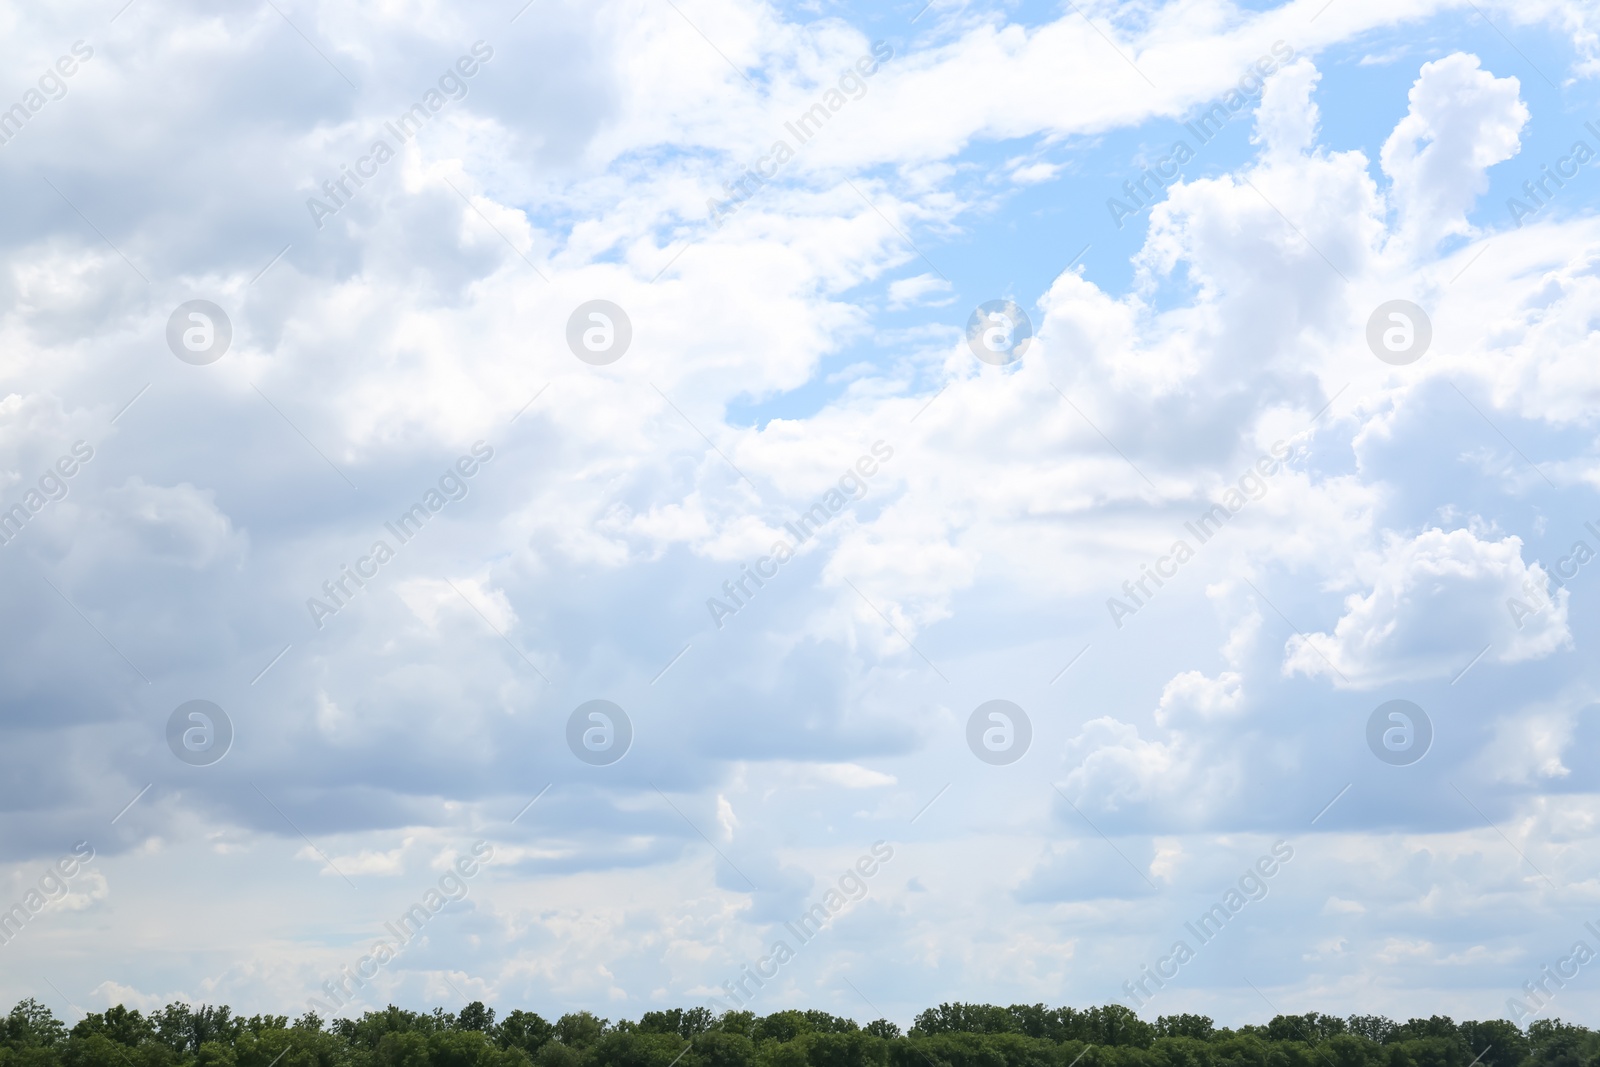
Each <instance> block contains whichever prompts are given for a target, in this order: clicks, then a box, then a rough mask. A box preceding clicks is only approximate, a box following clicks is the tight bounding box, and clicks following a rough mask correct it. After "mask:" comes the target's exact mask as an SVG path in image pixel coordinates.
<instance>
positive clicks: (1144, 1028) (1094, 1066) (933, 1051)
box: [0, 1000, 1600, 1067]
mask: <svg viewBox="0 0 1600 1067" xmlns="http://www.w3.org/2000/svg"><path fill="white" fill-rule="evenodd" d="M1475 1063H1476V1064H1478V1065H1481V1067H1600V1034H1597V1033H1594V1032H1592V1031H1590V1030H1588V1029H1586V1028H1584V1027H1581V1026H1573V1025H1569V1024H1566V1023H1563V1022H1561V1021H1560V1020H1540V1021H1537V1022H1534V1023H1532V1024H1531V1025H1530V1026H1529V1027H1528V1029H1527V1030H1526V1031H1524V1030H1522V1029H1520V1028H1519V1027H1517V1026H1516V1025H1515V1024H1513V1023H1510V1022H1506V1021H1503V1020H1498V1019H1496V1020H1490V1021H1488V1022H1463V1023H1457V1022H1453V1021H1452V1020H1450V1019H1448V1018H1444V1017H1441V1016H1437V1015H1436V1016H1434V1017H1433V1018H1431V1019H1412V1020H1411V1021H1409V1022H1405V1023H1399V1022H1395V1021H1393V1020H1391V1019H1386V1018H1384V1017H1382V1016H1377V1015H1352V1016H1350V1017H1349V1018H1347V1019H1341V1018H1337V1017H1335V1016H1331V1015H1318V1014H1316V1013H1315V1012H1312V1013H1310V1014H1307V1015H1279V1016H1277V1017H1276V1018H1274V1019H1273V1020H1272V1021H1271V1022H1268V1023H1267V1024H1266V1025H1264V1026H1241V1027H1239V1028H1238V1029H1237V1030H1230V1029H1226V1028H1223V1027H1218V1026H1215V1025H1213V1023H1212V1021H1211V1020H1210V1019H1209V1018H1207V1017H1205V1016H1203V1015H1164V1016H1162V1017H1160V1018H1158V1019H1156V1021H1155V1022H1153V1023H1151V1022H1146V1021H1144V1020H1142V1019H1140V1018H1139V1017H1138V1016H1137V1015H1135V1014H1134V1013H1133V1012H1132V1011H1130V1010H1129V1009H1127V1008H1125V1007H1122V1006H1120V1005H1110V1006H1107V1007H1102V1008H1089V1009H1087V1010H1084V1011H1079V1010H1076V1009H1074V1008H1047V1007H1045V1006H1044V1005H1042V1004H1036V1005H1026V1004H1017V1005H1012V1006H1011V1007H1009V1008H1001V1007H996V1006H994V1005H989V1004H941V1005H939V1007H937V1008H930V1009H929V1010H927V1011H925V1012H923V1013H922V1014H920V1015H918V1016H917V1019H916V1022H915V1024H914V1025H913V1026H912V1028H911V1031H910V1032H909V1033H907V1034H902V1033H901V1032H900V1028H899V1027H898V1026H896V1025H895V1024H894V1023H891V1022H889V1021H887V1020H885V1019H879V1020H877V1021H875V1022H872V1023H868V1024H867V1025H866V1026H864V1027H863V1026H859V1025H857V1024H856V1023H855V1022H853V1021H851V1020H849V1019H841V1018H839V1017H837V1016H834V1015H829V1014H828V1013H827V1012H821V1011H805V1012H801V1011H782V1012H777V1013H775V1014H773V1015H767V1016H764V1017H758V1016H756V1015H754V1014H753V1013H751V1012H727V1013H725V1014H723V1015H720V1016H718V1015H713V1014H712V1012H711V1011H709V1010H708V1009H706V1008H690V1009H687V1010H683V1009H677V1008H675V1009H673V1010H671V1011H652V1012H646V1013H645V1015H644V1017H643V1018H641V1019H640V1020H639V1021H638V1022H630V1021H627V1020H624V1021H621V1022H616V1023H613V1022H611V1021H609V1020H607V1019H601V1018H597V1017H596V1016H594V1015H591V1014H590V1013H589V1012H578V1013H576V1014H569V1015H563V1016H561V1018H559V1019H557V1020H555V1021H554V1022H549V1021H547V1020H545V1019H543V1018H541V1017H540V1016H538V1015H536V1014H534V1013H533V1012H527V1011H520V1010H519V1011H512V1012H510V1013H508V1014H507V1015H506V1016H505V1017H504V1018H501V1019H499V1020H498V1021H497V1020H496V1017H495V1012H494V1011H493V1010H492V1009H489V1008H486V1007H484V1006H483V1005H482V1004H479V1003H474V1004H469V1005H468V1006H467V1007H466V1008H464V1009H463V1010H462V1011H461V1012H460V1014H456V1015H452V1014H449V1013H447V1012H443V1011H439V1010H435V1011H434V1012H433V1013H432V1014H428V1015H424V1014H418V1013H416V1012H411V1011H403V1010H401V1009H399V1008H395V1007H389V1008H386V1009H384V1010H383V1011H374V1012H368V1013H367V1014H365V1015H363V1016H361V1017H360V1018H359V1019H333V1020H329V1021H324V1020H322V1019H320V1018H318V1017H317V1016H316V1015H311V1014H308V1015H305V1016H302V1017H301V1018H300V1019H299V1020H298V1021H296V1022H294V1023H292V1024H291V1023H290V1022H289V1019H288V1017H287V1016H281V1015H255V1016H251V1017H250V1018H248V1019H246V1018H242V1017H239V1016H235V1015H234V1014H233V1013H232V1011H230V1010H229V1009H228V1008H227V1007H209V1006H202V1007H198V1008H195V1007H190V1006H189V1005H186V1004H172V1005H169V1006H168V1007H166V1008H164V1009H162V1010H161V1011H158V1012H152V1013H151V1014H149V1015H144V1014H142V1013H140V1012H138V1011H129V1010H127V1009H125V1008H121V1007H117V1008H112V1009H110V1010H109V1011H106V1012H103V1013H97V1014H93V1015H89V1016H87V1017H86V1018H84V1019H83V1020H82V1021H81V1022H79V1023H78V1024H77V1025H75V1026H73V1027H71V1028H70V1029H68V1028H67V1027H66V1026H65V1025H64V1024H63V1023H62V1022H61V1021H60V1020H58V1019H56V1018H55V1017H54V1015H52V1014H51V1012H50V1011H49V1010H47V1009H46V1008H45V1007H43V1006H42V1005H40V1004H38V1003H36V1002H35V1001H32V1000H28V1001H24V1002H23V1003H21V1004H19V1005H17V1007H16V1008H14V1009H13V1010H12V1012H11V1014H10V1015H9V1016H7V1017H6V1018H5V1019H3V1020H0V1067H1473V1065H1474V1064H1475Z"/></svg>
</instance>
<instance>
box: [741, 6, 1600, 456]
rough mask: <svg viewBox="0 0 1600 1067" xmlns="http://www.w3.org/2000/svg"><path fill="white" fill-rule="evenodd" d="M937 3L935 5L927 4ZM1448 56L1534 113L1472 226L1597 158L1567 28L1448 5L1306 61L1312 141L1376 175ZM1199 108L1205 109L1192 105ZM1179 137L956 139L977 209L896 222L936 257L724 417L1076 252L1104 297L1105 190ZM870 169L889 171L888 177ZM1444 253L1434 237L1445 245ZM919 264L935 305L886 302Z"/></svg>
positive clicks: (767, 401)
mask: <svg viewBox="0 0 1600 1067" xmlns="http://www.w3.org/2000/svg"><path fill="white" fill-rule="evenodd" d="M1335 2H1337V0H1335ZM1020 6H1021V7H1032V8H1037V9H1038V10H1037V12H1035V14H1036V15H1037V17H1039V18H1041V19H1048V18H1051V17H1055V12H1054V11H1053V10H1052V7H1053V6H1052V5H1046V4H1040V5H1020ZM885 7H886V5H868V6H867V8H866V14H868V15H871V14H872V13H874V12H878V13H881V12H882V10H884V9H885ZM887 7H889V8H894V7H896V5H887ZM1256 9H1257V10H1260V9H1264V6H1263V7H1262V8H1256ZM946 10H947V9H944V8H940V7H936V8H934V9H933V10H932V11H930V12H929V14H930V15H933V14H938V13H941V12H943V11H946ZM1008 13H1011V12H1008ZM1013 14H1014V13H1013ZM924 17H927V16H924ZM1290 44H1291V46H1292V45H1293V44H1294V42H1290ZM1454 52H1469V53H1472V54H1474V55H1477V56H1478V57H1479V58H1480V60H1481V61H1482V65H1483V67H1484V69H1486V70H1488V71H1489V72H1491V73H1493V74H1494V75H1495V76H1497V77H1505V76H1507V75H1514V76H1516V77H1517V79H1518V81H1519V82H1520V84H1521V94H1522V99H1523V100H1524V102H1526V103H1527V105H1528V107H1529V111H1530V113H1531V116H1532V117H1531V120H1530V122H1529V123H1528V125H1527V127H1526V128H1525V129H1524V131H1523V148H1522V151H1521V152H1520V153H1519V154H1518V155H1517V156H1516V157H1514V158H1513V159H1511V160H1508V161H1506V162H1505V163H1502V164H1500V165H1498V166H1496V167H1494V168H1492V169H1491V170H1490V188H1489V191H1488V193H1487V194H1486V195H1485V196H1484V197H1483V198H1482V199H1480V201H1479V202H1478V204H1477V206H1476V208H1475V209H1474V211H1473V212H1472V214H1471V216H1470V217H1471V219H1472V221H1473V222H1474V224H1475V225H1478V226H1480V227H1483V228H1485V229H1504V228H1507V227H1510V226H1512V225H1514V223H1513V222H1512V219H1511V216H1510V214H1509V213H1508V211H1507V207H1506V201H1507V199H1508V198H1509V197H1512V196H1516V195H1519V194H1520V193H1521V188H1522V183H1523V182H1524V181H1527V180H1528V179H1530V178H1538V177H1539V176H1540V172H1539V164H1540V163H1545V162H1548V163H1551V164H1554V162H1555V160H1557V159H1558V158H1560V157H1562V156H1564V155H1565V154H1566V153H1567V152H1568V151H1569V150H1570V148H1571V146H1572V143H1573V142H1574V141H1575V140H1577V139H1580V138H1583V139H1586V140H1588V141H1589V143H1590V145H1591V147H1593V148H1594V149H1595V150H1596V152H1597V154H1600V137H1595V136H1594V135H1593V134H1592V133H1590V132H1588V131H1586V130H1585V129H1584V122H1585V121H1586V120H1592V121H1594V122H1595V124H1596V126H1597V127H1600V86H1597V85H1596V84H1595V83H1594V82H1592V81H1579V82H1573V83H1572V84H1570V85H1568V86H1566V87H1565V88H1559V87H1558V86H1560V85H1561V83H1563V82H1567V81H1569V80H1570V75H1569V74H1568V71H1569V70H1570V69H1571V67H1572V66H1573V63H1574V59H1575V54H1574V52H1573V50H1572V48H1571V45H1570V42H1569V41H1568V40H1567V39H1565V38H1563V37H1561V36H1560V35H1558V34H1556V33H1554V32H1553V31H1551V30H1550V29H1548V28H1547V27H1544V26H1531V27H1516V26H1513V25H1511V23H1510V22H1509V20H1506V19H1504V18H1503V17H1502V18H1497V19H1496V20H1495V21H1494V23H1493V24H1491V23H1489V22H1488V21H1486V20H1485V19H1484V18H1483V17H1480V16H1479V15H1476V14H1469V15H1468V16H1466V17H1463V16H1461V15H1460V14H1459V13H1449V14H1445V15H1440V16H1437V17H1435V18H1432V19H1429V20H1426V21H1425V22H1422V23H1420V24H1418V25H1415V26H1407V27H1402V28H1400V29H1392V30H1387V31H1384V32H1382V33H1372V34H1369V35H1367V36H1366V37H1365V38H1363V39H1361V40H1358V41H1356V42H1353V43H1350V44H1345V45H1340V46H1338V47H1335V48H1330V49H1327V50H1325V51H1323V52H1321V53H1318V54H1316V55H1315V56H1314V57H1313V60H1314V62H1315V63H1316V64H1317V68H1318V70H1319V71H1320V72H1321V74H1322V80H1321V83H1320V85H1319V86H1318V90H1317V93H1316V101H1317V103H1318V105H1319V108H1320V110H1321V121H1322V126H1321V133H1320V135H1319V141H1320V143H1321V144H1323V145H1325V146H1327V148H1328V149H1330V150H1333V151H1349V150H1351V149H1360V150H1361V151H1363V152H1364V153H1365V154H1366V155H1367V158H1368V159H1369V160H1370V161H1371V163H1370V167H1371V172H1372V174H1373V176H1374V179H1375V180H1377V181H1379V182H1380V186H1381V185H1382V184H1384V179H1383V176H1382V174H1381V171H1380V170H1379V164H1378V159H1379V154H1380V152H1381V150H1382V147H1383V142H1384V141H1385V140H1386V139H1387V138H1388V136H1389V134H1390V133H1391V132H1392V131H1393V130H1394V127H1395V124H1396V123H1398V122H1399V121H1400V119H1401V118H1403V117H1404V116H1405V114H1406V111H1407V107H1408V100H1407V94H1408V92H1409V91H1410V88H1411V86H1412V83H1413V82H1415V80H1416V78H1417V73H1418V70H1419V69H1420V68H1421V66H1422V64H1423V63H1426V62H1429V61H1431V60H1435V59H1439V58H1442V57H1444V56H1447V55H1450V54H1452V53H1454ZM1297 54H1299V49H1297ZM1541 71H1542V72H1543V74H1541V73H1540V72H1541ZM1242 73H1243V72H1242V71H1241V74H1242ZM1547 78H1548V79H1549V80H1546V79H1547ZM1552 82H1553V83H1555V84H1552ZM1199 110H1203V109H1201V108H1197V109H1196V113H1198V111H1199ZM1192 117H1193V116H1183V117H1182V119H1188V118H1192ZM1253 128H1254V118H1253V115H1252V114H1251V113H1250V112H1249V111H1248V110H1241V111H1240V112H1239V113H1238V114H1236V115H1235V116H1234V117H1233V119H1232V121H1230V122H1229V123H1228V124H1227V125H1226V126H1224V127H1223V129H1222V130H1221V132H1220V133H1218V134H1217V135H1216V136H1215V137H1214V138H1212V139H1211V140H1210V141H1208V142H1207V143H1205V144H1204V145H1201V146H1199V147H1198V148H1197V150H1196V151H1195V157H1194V159H1192V160H1191V161H1189V162H1188V163H1187V164H1186V165H1185V166H1184V168H1183V171H1182V174H1183V179H1184V180H1186V181H1193V180H1195V179H1198V178H1209V177H1216V176H1219V175H1222V174H1224V173H1229V172H1232V171H1236V170H1238V169H1239V168H1241V167H1243V166H1245V165H1247V164H1248V163H1249V162H1250V161H1251V160H1252V159H1253V158H1254V156H1255V154H1256V151H1257V149H1256V147H1255V146H1254V145H1252V144H1251V143H1250V136H1251V131H1252V130H1253ZM1180 138H1184V139H1186V140H1188V142H1189V143H1190V144H1191V146H1193V145H1194V142H1195V140H1196V139H1195V137H1194V135H1193V134H1192V133H1190V132H1189V130H1188V129H1187V128H1186V127H1185V125H1184V123H1183V121H1182V120H1181V119H1166V118H1162V119H1155V120H1151V121H1149V122H1146V123H1144V124H1142V125H1140V126H1139V127H1136V128H1132V129H1125V130H1114V131H1110V132H1107V133H1104V134H1101V135H1098V136H1095V137H1083V138H1071V139H1068V140H1065V141H1057V142H1053V143H1052V142H1050V141H1049V140H1048V139H1047V138H1044V137H1037V138H1030V139H1025V140H1009V141H1002V142H994V141H985V142H976V143H973V144H971V145H969V146H967V148H966V149H965V150H964V151H963V152H962V153H961V154H960V156H959V157H957V158H956V159H955V160H953V161H952V162H953V163H955V164H956V165H957V166H958V167H959V168H961V171H960V174H959V176H958V178H957V179H956V181H957V184H958V187H959V189H960V191H961V192H962V194H963V195H964V196H965V197H966V198H967V199H968V200H976V201H978V202H980V203H983V204H985V207H984V208H983V209H981V211H982V213H981V214H980V215H977V216H969V217H965V218H962V219H959V220H955V222H956V231H955V233H954V234H953V235H944V234H941V233H940V232H939V231H938V230H937V229H935V228H934V227H921V228H915V229H908V230H907V231H906V232H907V234H908V236H909V237H910V239H911V240H912V241H914V242H915V243H916V246H917V248H918V249H920V250H921V253H922V254H925V255H926V257H927V260H928V261H931V262H932V264H934V265H935V267H934V268H930V267H929V263H928V262H927V261H924V259H923V258H922V257H921V256H920V255H917V254H915V253H912V252H911V251H910V250H909V249H908V250H907V251H908V254H909V256H910V258H909V260H908V261H907V262H906V263H905V264H903V265H902V266H900V267H899V268H897V269H895V270H892V271H889V272H887V273H886V274H885V275H884V276H883V277H882V278H880V279H876V280H875V281H874V282H872V283H870V284H868V285H864V286H862V287H861V289H860V290H859V291H857V292H854V293H851V294H847V298H848V299H852V300H857V301H859V302H860V303H861V304H862V305H863V306H865V307H867V308H869V309H870V312H871V316H872V329H871V330H869V331H866V332H865V333H864V334H863V335H861V336H859V337H857V338H854V339H853V340H851V341H850V342H849V343H848V344H846V345H845V346H844V347H843V348H842V349H841V350H840V351H838V352H835V353H831V354H829V355H828V356H826V357H825V358H823V359H822V360H820V361H819V364H818V369H817V373H816V374H815V375H813V377H812V378H811V379H810V380H809V381H807V382H806V383H805V384H804V385H803V386H801V387H799V388H797V389H794V390H791V391H789V392H786V393H783V394H781V395H779V396H773V397H764V398H751V399H750V400H749V401H748V402H746V403H741V404H738V405H735V406H734V407H731V408H730V410H729V412H728V416H729V419H730V422H732V423H733V424H735V425H749V426H756V427H760V426H764V425H765V424H766V423H767V422H768V421H770V420H771V419H774V418H785V419H794V418H805V417H809V416H811V415H814V414H815V413H816V412H818V411H820V410H822V409H823V408H825V407H826V406H827V405H828V404H830V403H832V402H834V401H835V400H836V399H838V398H839V397H840V396H841V395H843V394H844V392H845V391H846V390H847V389H848V388H849V384H850V382H851V381H853V380H855V379H856V378H857V377H858V375H857V374H851V373H842V372H844V371H845V370H846V369H847V368H852V367H860V366H863V365H865V366H869V367H875V368H879V369H886V368H889V367H892V366H894V365H896V364H899V363H901V362H902V361H905V360H906V359H907V357H909V356H912V355H913V354H914V353H915V352H916V350H918V349H919V348H922V347H924V346H926V345H928V344H929V338H930V336H931V335H937V333H938V332H939V331H943V332H944V333H945V334H946V335H947V336H948V337H949V339H950V340H952V341H954V340H956V339H958V338H959V336H960V331H961V330H962V329H963V328H964V325H965V322H966V319H967V316H968V314H970V312H971V310H972V308H973V307H975V306H976V305H977V304H979V303H981V302H983V301H985V300H992V299H999V298H1009V299H1013V300H1015V301H1016V302H1017V303H1018V304H1020V305H1021V306H1022V307H1023V308H1024V309H1027V310H1028V311H1030V313H1034V314H1038V307H1037V300H1038V298H1039V297H1040V296H1042V295H1043V294H1044V293H1045V292H1047V291H1048V290H1049V287H1050V285H1051V283H1052V282H1053V281H1054V280H1055V279H1056V278H1057V277H1058V276H1059V275H1060V274H1061V272H1062V271H1063V270H1064V269H1066V267H1067V266H1068V264H1069V263H1071V262H1072V261H1073V260H1074V258H1075V257H1077V256H1079V255H1080V253H1081V254H1082V258H1081V259H1080V260H1079V263H1080V265H1081V269H1082V270H1083V272H1084V274H1085V276H1086V277H1087V278H1088V279H1089V280H1090V281H1092V282H1094V283H1095V284H1096V285H1098V286H1099V287H1100V288H1101V289H1103V290H1105V291H1106V292H1109V293H1112V294H1121V293H1125V292H1127V291H1128V289H1129V288H1130V286H1131V285H1132V284H1133V281H1134V269H1133V263H1132V260H1133V257H1134V256H1135V254H1136V253H1137V252H1138V251H1139V249H1140V248H1141V247H1142V246H1143V244H1144V241H1145V238H1146V235H1147V233H1148V227H1149V211H1148V210H1147V209H1145V210H1140V211H1139V212H1138V214H1137V215H1135V216H1133V217H1129V218H1124V219H1123V220H1122V222H1123V225H1122V226H1121V227H1120V228H1119V227H1118V226H1117V225H1116V222H1115V221H1114V219H1113V213H1112V211H1111V210H1110V209H1109V207H1108V201H1109V200H1111V199H1112V198H1114V197H1117V198H1122V199H1123V200H1124V202H1127V197H1126V194H1125V193H1124V191H1123V183H1124V182H1127V181H1132V180H1137V179H1138V177H1139V175H1140V172H1141V170H1142V168H1143V166H1144V165H1145V164H1147V163H1149V162H1152V161H1154V160H1155V159H1157V158H1159V157H1160V156H1161V155H1163V154H1165V153H1166V152H1167V151H1168V150H1169V149H1170V148H1171V146H1172V145H1173V143H1174V142H1175V141H1177V140H1178V139H1180ZM1019 159H1022V160H1026V161H1027V162H1030V163H1032V162H1039V163H1046V164H1051V165H1056V166H1058V167H1059V168H1060V169H1059V170H1058V171H1057V172H1056V174H1055V175H1054V176H1053V177H1051V178H1050V179H1048V180H1045V181H1041V182H1036V183H1033V184H1019V183H1017V182H1014V181H1013V180H1012V179H1011V178H1010V177H1009V174H1010V171H1011V170H1012V167H1011V166H1010V164H1012V163H1013V162H1014V161H1016V160H1019ZM882 176H883V177H885V178H890V179H891V180H892V176H890V175H888V174H887V173H885V174H884V175H882ZM1597 203H1600V163H1596V164H1594V165H1591V166H1590V167H1587V168H1585V169H1584V170H1583V171H1582V172H1581V174H1580V176H1579V177H1578V178H1577V179H1573V180H1571V181H1569V182H1568V185H1567V186H1566V188H1564V189H1562V190H1561V191H1560V192H1559V195H1558V197H1557V198H1555V202H1554V203H1553V204H1552V207H1551V210H1553V211H1558V212H1560V211H1565V212H1590V211H1593V210H1594V208H1595V205H1596V204H1597ZM1457 243H1458V244H1459V241H1458V242H1457ZM1086 247H1087V251H1084V250H1085V248H1086ZM1450 250H1451V246H1449V245H1447V246H1446V247H1445V248H1444V249H1443V252H1445V253H1448V252H1449V251H1450ZM933 269H936V270H937V272H938V273H939V274H942V275H943V276H944V277H945V278H946V279H948V281H949V286H950V287H949V289H948V290H947V291H941V292H938V293H935V294H933V299H934V300H935V301H937V305H936V306H935V305H924V306H911V307H895V306H894V305H893V302H892V301H891V300H890V299H889V286H890V285H891V284H893V283H894V282H895V281H899V280H902V279H906V278H910V277H914V276H916V275H918V274H924V273H931V272H932V270H933ZM1191 299H1192V289H1191V287H1190V285H1189V282H1188V278H1187V275H1186V274H1185V273H1184V272H1182V270H1181V269H1180V270H1179V271H1178V272H1177V273H1176V274H1175V276H1174V277H1173V278H1172V279H1170V280H1169V281H1168V282H1167V283H1166V284H1164V285H1162V286H1160V287H1158V288H1157V289H1156V290H1155V291H1154V292H1153V293H1151V294H1150V300H1151V304H1152V307H1153V308H1154V309H1155V310H1161V309H1163V308H1170V307H1176V306H1182V305H1184V304H1186V303H1188V302H1189V301H1190V300H1191ZM935 373H936V372H935ZM923 379H924V380H920V381H916V382H915V383H914V385H913V388H915V389H917V390H919V391H926V392H929V393H931V392H932V391H933V390H935V389H937V388H938V385H939V382H938V381H936V380H935V378H934V376H933V374H929V375H924V376H923Z"/></svg>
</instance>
